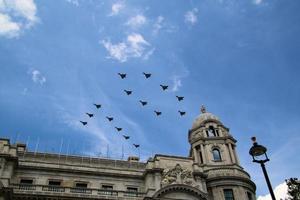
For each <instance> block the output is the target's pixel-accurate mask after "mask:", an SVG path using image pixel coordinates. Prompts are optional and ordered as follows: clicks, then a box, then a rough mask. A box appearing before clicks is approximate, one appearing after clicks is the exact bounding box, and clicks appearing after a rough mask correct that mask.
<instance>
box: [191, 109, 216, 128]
mask: <svg viewBox="0 0 300 200" xmlns="http://www.w3.org/2000/svg"><path fill="white" fill-rule="evenodd" d="M207 120H217V121H220V120H219V118H218V117H217V116H215V115H214V114H212V113H209V112H206V109H205V107H204V106H202V107H201V114H200V115H199V116H198V117H197V118H196V119H195V121H194V122H193V125H192V129H195V128H198V127H199V126H201V125H202V124H203V122H205V121H207Z"/></svg>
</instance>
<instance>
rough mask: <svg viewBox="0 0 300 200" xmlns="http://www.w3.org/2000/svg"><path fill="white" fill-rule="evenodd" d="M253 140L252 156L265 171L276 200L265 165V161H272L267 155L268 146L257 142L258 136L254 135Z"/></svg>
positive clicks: (273, 197)
mask: <svg viewBox="0 0 300 200" xmlns="http://www.w3.org/2000/svg"><path fill="white" fill-rule="evenodd" d="M251 140H252V141H253V146H252V147H251V148H250V151H249V154H250V155H251V156H252V158H253V162H256V163H260V166H261V168H262V171H263V173H264V176H265V179H266V182H267V185H268V188H269V191H270V195H271V197H272V200H276V199H275V195H274V192H273V189H272V185H271V182H270V179H269V176H268V173H267V170H266V166H265V163H266V162H268V161H270V159H269V158H268V156H267V148H266V147H264V146H262V145H259V144H257V142H256V137H252V138H251Z"/></svg>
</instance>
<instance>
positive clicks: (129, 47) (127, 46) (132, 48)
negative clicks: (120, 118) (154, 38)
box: [101, 33, 150, 62]
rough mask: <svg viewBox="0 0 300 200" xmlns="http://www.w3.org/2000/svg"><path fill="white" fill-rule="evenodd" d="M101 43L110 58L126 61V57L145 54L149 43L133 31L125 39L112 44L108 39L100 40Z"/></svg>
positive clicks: (136, 56)
mask: <svg viewBox="0 0 300 200" xmlns="http://www.w3.org/2000/svg"><path fill="white" fill-rule="evenodd" d="M101 44H102V45H103V46H104V47H105V49H106V50H107V51H108V52H109V54H110V58H113V59H116V60H118V61H119V62H126V61H127V60H128V58H131V57H132V58H138V57H142V56H143V55H146V54H147V53H145V51H146V49H147V47H148V46H150V44H149V43H148V42H147V41H146V40H145V39H144V38H143V36H142V35H140V34H137V33H133V34H130V35H128V36H127V39H126V41H124V42H120V43H117V44H112V43H111V42H110V40H102V41H101Z"/></svg>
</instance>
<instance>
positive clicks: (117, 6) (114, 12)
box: [109, 2, 125, 16]
mask: <svg viewBox="0 0 300 200" xmlns="http://www.w3.org/2000/svg"><path fill="white" fill-rule="evenodd" d="M124 7H125V5H124V4H123V3H121V2H117V3H114V4H113V5H112V6H111V13H110V14H109V16H114V15H118V14H119V12H120V11H121V10H122V9H123V8H124Z"/></svg>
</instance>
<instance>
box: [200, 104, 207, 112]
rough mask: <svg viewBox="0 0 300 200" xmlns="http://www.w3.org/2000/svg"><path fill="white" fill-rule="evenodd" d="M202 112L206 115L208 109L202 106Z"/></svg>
mask: <svg viewBox="0 0 300 200" xmlns="http://www.w3.org/2000/svg"><path fill="white" fill-rule="evenodd" d="M200 110H201V113H206V108H205V106H204V105H202V106H201V109H200Z"/></svg>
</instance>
